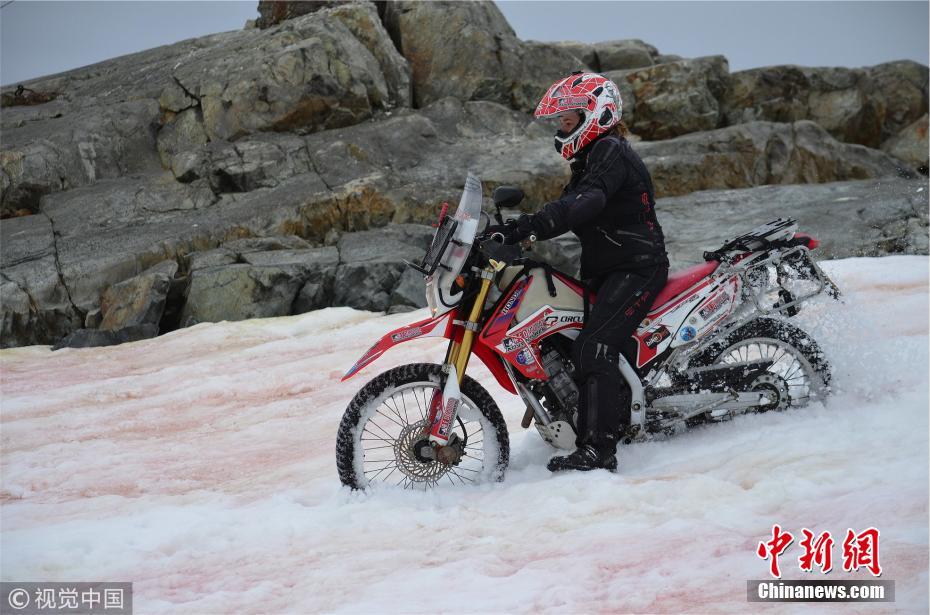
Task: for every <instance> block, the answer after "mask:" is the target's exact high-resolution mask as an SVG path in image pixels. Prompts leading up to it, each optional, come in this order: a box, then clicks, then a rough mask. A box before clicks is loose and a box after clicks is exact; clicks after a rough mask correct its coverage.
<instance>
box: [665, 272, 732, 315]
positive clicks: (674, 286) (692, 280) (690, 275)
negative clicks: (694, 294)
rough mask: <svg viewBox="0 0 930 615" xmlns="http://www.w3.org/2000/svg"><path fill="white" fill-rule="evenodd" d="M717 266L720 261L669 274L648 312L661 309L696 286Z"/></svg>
mask: <svg viewBox="0 0 930 615" xmlns="http://www.w3.org/2000/svg"><path fill="white" fill-rule="evenodd" d="M719 266H720V261H707V262H706V263H701V264H700V265H695V266H693V267H688V268H687V269H682V270H681V271H676V272H674V273H670V274H669V276H668V281H667V282H666V283H665V288H663V289H662V291H661V292H659V294H658V295H656V299H655V301H653V302H652V308H650V311H652V310H654V309H656V308H659V307H662V306H663V305H665V304H666V303H668V302H669V301H671V300H672V299H674V298H675V297H677V296H678V295H680V294H681V293H683V292H685V291H686V290H688V289H689V288H691V287H692V286H694V285H695V284H697V283H698V282H699V281H700V280H702V279H703V278H706V277H707V276H709V275H710V274H712V273H713V272H714V271H715V270H716V269H717V267H719Z"/></svg>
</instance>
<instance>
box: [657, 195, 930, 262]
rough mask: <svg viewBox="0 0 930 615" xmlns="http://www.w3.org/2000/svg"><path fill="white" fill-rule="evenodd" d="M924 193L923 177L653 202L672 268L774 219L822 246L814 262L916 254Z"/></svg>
mask: <svg viewBox="0 0 930 615" xmlns="http://www.w3.org/2000/svg"><path fill="white" fill-rule="evenodd" d="M928 192H930V190H928V185H927V182H926V180H925V179H924V180H905V179H879V180H867V181H853V182H836V183H828V184H819V185H790V186H761V187H757V188H749V189H744V190H708V191H704V192H696V193H693V194H689V195H686V196H677V197H670V198H666V199H660V200H659V201H658V203H657V204H656V212H657V214H658V217H659V222H660V223H661V224H662V227H663V229H664V231H665V237H666V242H667V245H668V248H669V254H670V256H671V260H672V264H673V266H674V267H681V266H685V265H689V264H694V263H698V262H702V257H701V255H702V254H703V251H704V250H713V249H716V248H718V247H720V245H722V244H723V242H724V241H725V240H726V239H727V238H729V237H732V236H735V235H737V234H739V233H742V232H746V231H748V230H750V229H751V228H753V227H754V226H757V225H759V224H764V223H765V222H769V221H771V220H774V219H775V218H778V217H782V218H785V217H790V218H794V219H796V220H797V221H798V223H799V225H800V230H801V231H802V232H805V233H808V234H810V235H813V236H815V237H817V238H818V239H820V240H821V241H822V244H821V246H820V248H818V249H817V251H816V252H815V256H816V257H817V258H847V257H850V256H882V255H885V254H901V253H903V254H923V253H926V244H927V233H928V227H927V215H928V200H927V195H928Z"/></svg>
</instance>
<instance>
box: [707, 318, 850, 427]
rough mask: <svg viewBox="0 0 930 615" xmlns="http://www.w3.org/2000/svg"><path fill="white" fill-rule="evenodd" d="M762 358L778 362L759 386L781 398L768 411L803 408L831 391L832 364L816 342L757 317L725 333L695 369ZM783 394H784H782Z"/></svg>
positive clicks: (781, 324)
mask: <svg viewBox="0 0 930 615" xmlns="http://www.w3.org/2000/svg"><path fill="white" fill-rule="evenodd" d="M759 358H765V359H775V363H774V364H773V365H772V366H771V367H770V368H769V369H768V370H767V371H766V373H765V374H764V375H763V376H760V377H759V378H757V380H758V381H759V383H758V384H759V386H758V387H756V386H753V387H751V389H750V390H760V391H766V392H770V393H772V394H773V396H775V397H778V399H777V400H776V401H774V402H773V403H772V404H771V405H770V407H767V408H762V409H760V410H766V409H785V408H789V407H803V406H806V405H808V404H809V403H811V402H814V401H824V400H825V399H826V397H827V396H828V395H829V392H830V380H831V376H832V375H831V372H830V364H829V363H828V362H827V360H826V357H825V355H824V353H823V351H822V350H821V349H820V346H819V345H818V344H817V342H816V341H814V339H813V338H812V337H811V336H810V335H808V334H807V333H805V332H804V331H802V330H801V329H799V328H798V327H796V326H794V325H793V324H791V323H788V322H785V321H782V320H775V319H773V318H757V319H755V320H752V321H750V322H748V323H747V324H745V325H743V326H741V327H739V328H737V329H735V330H734V331H732V332H730V333H727V334H724V335H723V336H722V337H721V338H720V339H719V340H716V341H714V342H713V343H712V344H711V345H710V346H708V347H707V348H706V349H705V350H704V351H703V352H701V353H700V354H699V355H698V356H697V357H695V358H694V359H693V360H692V362H691V366H692V367H698V366H704V365H714V364H723V363H728V362H734V361H740V360H754V359H759ZM780 391H781V393H779V392H780Z"/></svg>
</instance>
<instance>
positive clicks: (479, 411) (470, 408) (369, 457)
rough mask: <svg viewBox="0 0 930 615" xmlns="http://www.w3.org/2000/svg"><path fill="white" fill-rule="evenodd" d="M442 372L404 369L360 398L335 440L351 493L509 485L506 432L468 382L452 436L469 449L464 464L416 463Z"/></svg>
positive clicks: (489, 402)
mask: <svg viewBox="0 0 930 615" xmlns="http://www.w3.org/2000/svg"><path fill="white" fill-rule="evenodd" d="M441 370H442V366H440V365H435V364H431V363H413V364H410V365H402V366H400V367H395V368H394V369H391V370H388V371H386V372H384V373H383V374H381V375H379V376H376V377H375V378H374V379H372V380H371V381H370V382H369V383H368V384H366V385H365V386H364V387H362V389H361V390H360V391H359V392H358V393H356V395H355V397H354V398H352V401H351V402H350V403H349V407H348V408H346V411H345V414H344V415H343V417H342V422H341V423H340V425H339V433H338V435H337V437H336V467H337V468H338V470H339V479H340V480H341V481H342V483H343V484H344V485H347V486H349V487H351V488H352V489H365V488H366V487H369V486H371V485H372V484H375V483H387V484H394V485H398V486H403V487H404V488H405V489H406V488H410V487H413V488H421V489H428V488H431V487H435V486H437V485H439V484H451V485H459V484H469V483H482V482H493V481H500V480H502V479H503V477H504V471H505V469H506V468H507V464H508V462H509V459H510V440H509V437H508V434H507V425H506V423H505V422H504V417H503V415H501V412H500V410H499V409H498V407H497V404H496V403H494V399H493V398H492V397H491V395H490V394H489V393H488V392H487V391H486V390H485V389H484V387H482V386H481V385H480V384H478V383H477V382H476V381H475V380H473V379H472V378H470V377H468V376H465V378H464V379H463V381H462V386H461V392H462V405H461V406H460V408H459V412H458V416H459V418H458V420H457V421H456V423H455V428H454V430H453V431H454V433H456V434H458V436H459V437H460V438H462V439H463V441H464V442H465V444H464V456H463V457H462V459H461V460H460V462H458V463H456V464H453V465H446V464H443V463H441V462H439V461H429V460H424V459H422V458H421V457H419V456H418V455H417V453H416V448H417V447H416V446H415V445H416V444H417V443H420V445H422V435H421V434H422V432H423V430H424V428H425V427H426V421H427V419H426V415H427V413H428V408H426V406H428V403H429V399H430V397H431V393H432V392H433V391H435V390H437V389H438V388H439V383H440V376H441V373H442V371H441ZM369 428H370V429H369ZM366 443H368V444H366Z"/></svg>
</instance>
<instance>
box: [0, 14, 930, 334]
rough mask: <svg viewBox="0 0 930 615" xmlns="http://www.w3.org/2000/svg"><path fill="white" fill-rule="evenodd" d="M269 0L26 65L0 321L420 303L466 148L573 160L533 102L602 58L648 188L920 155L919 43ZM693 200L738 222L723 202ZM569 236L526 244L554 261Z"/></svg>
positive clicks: (473, 166) (503, 157)
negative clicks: (756, 43) (682, 49)
mask: <svg viewBox="0 0 930 615" xmlns="http://www.w3.org/2000/svg"><path fill="white" fill-rule="evenodd" d="M278 7H281V8H278ZM261 10H262V11H263V18H262V19H266V18H267V21H262V19H260V24H259V25H261V26H262V27H263V28H264V29H259V28H251V27H250V28H247V29H246V30H244V31H240V32H227V33H220V34H216V35H212V36H207V37H202V38H199V39H192V40H188V41H182V42H180V43H177V44H174V45H168V46H165V47H160V48H157V49H152V50H148V51H145V52H141V53H138V54H132V55H129V56H125V57H122V58H116V59H114V60H109V61H107V62H103V63H100V64H96V65H93V66H89V67H84V68H82V69H77V70H75V71H69V72H67V73H62V74H59V75H53V76H50V77H45V78H42V79H37V80H34V81H32V82H29V83H28V84H26V85H28V86H29V87H30V88H31V89H32V90H33V91H35V92H38V93H47V94H49V95H48V96H47V97H45V98H42V99H41V100H39V99H34V100H31V102H32V103H36V104H19V103H17V104H13V106H5V107H4V113H3V115H2V117H0V122H2V131H3V144H2V149H0V167H2V173H0V188H2V207H0V216H3V217H5V218H7V219H5V220H3V222H2V224H0V231H2V237H0V239H2V245H0V268H2V271H0V290H2V293H3V303H2V310H0V312H2V314H0V316H2V319H0V334H2V336H3V340H2V343H3V345H5V346H7V345H21V344H34V343H51V342H55V341H56V340H59V339H61V338H62V337H63V336H65V335H66V334H68V333H70V332H74V331H78V330H84V332H82V333H79V334H77V335H76V337H75V338H73V343H91V341H93V340H98V341H106V340H114V339H120V336H130V337H131V336H136V335H139V334H140V333H139V332H140V331H142V332H144V331H151V330H153V328H155V329H157V330H158V331H160V332H166V331H170V330H172V329H174V328H177V327H179V326H183V325H186V324H191V323H194V322H201V321H206V320H217V319H230V318H246V317H253V316H260V315H283V314H292V313H299V312H302V311H306V310H310V309H317V308H319V307H326V306H330V305H352V306H355V307H359V308H363V309H373V310H384V309H407V308H409V307H415V306H418V305H422V303H423V295H422V280H421V279H419V278H418V276H417V274H415V272H413V271H411V270H409V269H405V268H404V266H403V260H404V259H407V260H411V259H415V258H416V257H418V256H419V253H420V252H421V251H422V249H424V247H425V243H427V242H428V240H429V236H430V235H431V230H430V229H429V227H427V226H417V225H422V224H423V223H428V222H431V221H433V220H434V219H435V216H436V210H437V208H438V206H439V204H440V203H441V202H443V201H449V202H451V203H452V204H453V205H454V204H455V202H456V201H457V199H458V196H459V194H460V193H461V189H462V182H463V178H464V177H465V174H466V172H467V171H471V172H473V173H475V174H477V175H478V176H480V177H481V178H482V180H483V181H484V184H485V188H486V190H487V191H488V192H490V190H493V188H494V187H496V186H498V185H501V184H511V185H518V186H521V187H523V188H524V190H525V191H526V194H527V198H526V200H525V202H524V203H523V204H522V205H521V207H523V208H524V209H525V210H533V209H535V208H537V207H539V206H540V205H541V204H543V203H544V202H546V201H547V200H549V199H551V198H553V197H555V196H556V195H557V194H558V193H559V192H560V190H561V188H562V185H563V184H564V182H565V180H566V179H567V177H568V166H567V165H566V164H565V162H564V161H563V160H562V159H561V158H560V157H559V156H558V154H556V153H555V151H554V150H553V148H552V134H551V128H549V127H545V126H542V125H540V124H539V123H536V122H533V121H532V119H531V116H530V114H529V113H528V112H529V111H531V110H532V108H533V106H534V105H535V104H536V102H537V100H538V99H539V97H540V96H541V94H542V92H543V91H544V90H545V88H546V87H547V86H548V85H549V84H550V83H551V82H552V81H554V80H555V79H556V78H559V77H562V76H564V75H565V74H567V73H568V72H569V71H571V70H573V69H576V68H582V67H586V68H593V69H599V70H602V71H605V72H607V73H608V74H609V75H610V76H611V77H612V78H614V79H616V80H617V82H618V85H620V87H621V90H622V94H623V96H624V117H625V118H626V119H627V121H628V123H629V124H630V125H631V127H632V128H633V130H634V132H635V133H636V134H637V136H638V137H639V138H641V139H645V140H640V141H639V142H638V143H637V144H636V146H635V147H636V148H637V149H638V151H640V153H641V154H642V155H643V157H644V159H645V160H646V163H647V165H648V166H649V167H650V169H651V171H652V173H653V176H654V179H655V183H656V187H657V191H658V194H659V196H660V197H667V196H670V195H683V196H681V197H676V198H688V195H690V194H691V193H693V192H694V191H705V192H700V193H697V194H701V195H705V194H711V195H713V194H723V195H726V194H728V193H725V192H724V193H719V192H717V191H719V190H720V189H741V188H751V187H753V186H758V185H761V184H769V185H772V184H790V183H805V184H810V183H814V182H834V181H837V180H849V179H864V178H893V177H895V176H896V175H897V174H898V173H899V168H900V167H902V166H907V165H908V164H909V165H911V166H912V167H913V166H921V165H924V166H925V165H926V151H927V148H926V89H927V86H926V82H927V71H926V67H922V66H919V65H916V64H914V63H907V62H903V63H891V64H887V65H881V66H878V67H872V68H867V69H855V70H846V69H842V70H840V69H837V70H834V69H797V68H796V67H774V68H769V69H758V70H756V71H743V72H741V73H736V74H734V75H731V74H730V73H729V71H728V68H727V63H726V60H725V59H724V58H722V57H719V56H714V57H709V58H697V59H684V58H678V57H673V56H667V55H663V54H661V53H659V52H658V50H656V49H655V48H654V47H652V46H650V45H648V44H646V43H644V42H642V41H636V40H630V41H609V42H605V43H596V44H593V45H586V44H580V43H564V44H555V43H538V42H526V41H520V40H519V39H517V38H516V36H515V35H514V33H513V31H512V30H511V29H510V27H509V25H507V23H506V21H505V20H504V19H503V17H502V16H501V15H500V12H499V11H498V10H497V8H496V6H495V5H494V4H493V3H489V2H470V3H459V2H456V3H422V2H397V3H393V2H392V3H370V2H363V1H353V2H340V3H330V2H314V3H307V4H306V6H305V5H304V4H302V3H281V4H271V3H263V4H262V6H261ZM275 11H278V12H279V13H280V14H277V13H275ZM282 11H283V12H282ZM298 13H300V15H298ZM24 91H25V90H24ZM3 94H4V95H5V97H4V100H5V101H11V102H13V103H15V101H16V100H19V99H18V98H17V97H16V93H15V91H13V90H12V89H10V90H9V91H8V90H4V92H3ZM52 94H54V96H52ZM20 98H22V96H20ZM850 101H853V102H850ZM4 104H7V103H6V102H5V103H4ZM742 107H745V109H742ZM921 118H922V119H921ZM771 120H774V121H771ZM808 120H816V122H812V121H808ZM866 141H867V142H868V144H869V145H870V146H871V147H864V146H862V145H859V144H854V143H855V142H859V143H862V142H866ZM878 145H881V147H882V150H883V151H879V150H877V149H874V147H876V146H878ZM902 160H903V161H904V162H901V161H902ZM904 172H905V173H906V172H907V170H905V171H904ZM892 183H893V184H894V185H896V186H897V185H898V184H897V183H894V182H893V181H892ZM901 185H904V184H901ZM806 187H809V188H812V189H813V187H811V186H806ZM773 194H775V196H777V197H781V196H785V195H788V196H791V197H794V196H795V195H794V193H791V192H784V193H782V192H775V193H773ZM805 194H807V193H805ZM696 198H697V197H696ZM700 198H704V197H703V196H702V197H700ZM707 198H711V197H707ZM721 198H724V197H721ZM786 198H787V196H786ZM805 198H806V197H805ZM663 202H664V201H663ZM780 206H781V204H780V203H779V204H778V207H780ZM760 207H761V206H760ZM770 207H772V208H773V209H774V208H776V206H775V205H771V206H770ZM897 207H898V206H897V205H896V204H895V203H890V204H883V205H880V206H879V207H878V209H879V210H881V211H883V210H884V209H888V211H891V212H895V215H898V214H900V215H902V216H904V219H906V220H908V221H907V222H906V223H905V227H906V228H905V230H903V231H902V230H900V229H898V228H897V227H895V228H892V226H891V223H887V224H886V223H885V222H884V218H882V220H881V221H878V222H875V223H874V225H873V226H875V225H877V226H878V227H880V228H882V229H885V230H883V231H882V233H884V234H883V235H881V237H884V238H885V239H883V240H882V241H884V243H883V244H881V245H883V246H885V247H879V248H876V249H878V250H882V249H885V250H890V251H900V250H903V249H911V247H910V246H912V245H916V246H918V248H915V249H920V248H919V246H920V245H921V244H920V242H919V241H917V240H916V239H913V238H914V237H915V236H916V235H915V231H914V228H918V230H919V227H920V224H919V220H918V222H914V221H913V220H915V219H916V218H914V217H913V216H910V217H908V216H906V215H904V214H902V213H901V211H902V210H900V208H897ZM708 211H710V212H715V213H714V215H716V216H718V219H717V220H716V221H715V224H717V225H718V226H720V227H722V228H727V229H730V228H732V224H733V223H732V220H731V219H730V218H728V217H727V216H729V215H730V212H728V213H727V214H726V215H724V213H723V212H722V211H720V212H718V211H717V210H714V209H713V208H709V209H708ZM747 211H755V210H752V209H751V208H750V210H747ZM882 215H883V216H884V215H885V214H882ZM889 215H890V214H889ZM708 224H712V221H708ZM870 224H871V223H870ZM398 225H399V226H398ZM915 225H917V226H916V227H915ZM901 237H904V238H905V239H901ZM873 239H874V238H871V239H869V238H866V241H870V242H872V244H874V245H878V243H876V242H877V241H878V240H875V241H873ZM872 244H869V245H872ZM560 246H561V247H562V248H565V249H564V250H562V249H561V248H560ZM576 247H577V246H576ZM572 249H574V248H572V247H571V240H570V239H563V240H560V241H559V242H552V243H551V244H547V245H545V246H540V247H539V250H541V251H543V252H546V251H548V254H549V255H550V256H551V257H552V258H555V259H558V258H560V254H561V255H562V256H561V258H562V259H563V262H564V264H565V265H567V266H569V265H570V264H571V263H572V262H574V261H572V258H574V257H573V256H572V252H571V250H572ZM566 255H567V256H566ZM159 264H161V265H159ZM156 266H158V267H163V268H165V271H161V269H158V268H156V269H155V270H154V271H152V268H153V267H156ZM175 269H176V270H175ZM169 270H171V272H170V273H168V271H169ZM159 271H161V273H156V272H159ZM162 306H163V307H162ZM159 310H161V312H160V314H159ZM101 327H102V328H105V329H106V330H107V331H110V332H111V333H113V335H109V334H104V333H101V331H103V330H104V329H101ZM140 327H141V328H140ZM90 332H96V333H90ZM82 340H83V341H82ZM88 340H90V341H88Z"/></svg>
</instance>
